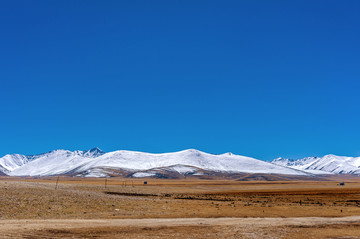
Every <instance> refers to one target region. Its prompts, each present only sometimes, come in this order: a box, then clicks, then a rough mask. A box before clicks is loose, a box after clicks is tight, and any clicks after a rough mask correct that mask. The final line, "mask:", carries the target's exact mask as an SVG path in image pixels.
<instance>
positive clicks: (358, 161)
mask: <svg viewBox="0 0 360 239" xmlns="http://www.w3.org/2000/svg"><path fill="white" fill-rule="evenodd" d="M272 163H273V164H276V165H279V166H284V167H290V168H293V169H298V170H302V171H305V172H309V173H314V174H329V173H330V174H360V157H345V156H336V155H333V154H329V155H325V156H323V157H308V158H303V159H284V158H278V159H274V160H273V161H272Z"/></svg>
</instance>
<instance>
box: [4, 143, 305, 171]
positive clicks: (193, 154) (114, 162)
mask: <svg viewBox="0 0 360 239" xmlns="http://www.w3.org/2000/svg"><path fill="white" fill-rule="evenodd" d="M1 160H2V161H1ZM0 162H4V164H2V163H0V166H3V167H5V168H6V170H8V171H7V172H5V173H6V174H8V175H11V176H50V175H65V174H67V175H78V176H79V175H81V176H95V177H104V176H107V175H109V172H110V171H112V172H114V170H118V171H119V170H121V171H126V172H129V173H130V174H131V175H132V174H134V177H138V176H139V175H141V174H136V172H142V171H146V170H151V169H158V168H161V170H162V171H166V172H176V173H179V174H182V175H185V174H189V173H191V174H196V171H199V170H206V171H216V172H229V173H231V172H244V173H268V174H289V175H307V174H308V173H305V172H302V171H300V170H296V169H292V168H288V167H284V166H279V165H275V164H272V163H269V162H264V161H261V160H257V159H254V158H250V157H244V156H239V155H233V154H231V153H226V154H221V155H214V154H208V153H204V152H201V151H198V150H194V149H189V150H184V151H180V152H174V153H163V154H151V153H143V152H134V151H125V150H120V151H114V152H109V153H104V152H102V151H101V150H100V149H98V148H95V149H91V150H88V151H74V152H71V151H68V150H54V151H51V152H48V153H45V154H40V155H35V156H23V155H10V156H9V155H7V156H5V157H3V158H1V159H0ZM148 174H149V172H148Z"/></svg>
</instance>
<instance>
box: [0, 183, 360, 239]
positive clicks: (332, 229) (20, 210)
mask: <svg viewBox="0 0 360 239" xmlns="http://www.w3.org/2000/svg"><path fill="white" fill-rule="evenodd" d="M144 180H147V181H148V184H147V185H144V184H143V181H144ZM340 181H345V186H339V185H338V182H340ZM55 182H56V178H40V179H35V178H10V177H1V178H0V219H1V220H0V237H3V238H16V237H18V238H92V237H98V238H109V237H110V238H111V237H118V238H169V237H170V238H271V237H273V238H360V221H359V220H358V218H356V217H353V218H351V220H350V221H347V220H345V221H341V220H340V221H339V220H338V221H332V220H333V219H334V218H342V217H348V216H360V180H359V178H356V177H341V178H339V177H333V178H327V181H236V180H199V179H186V180H179V179H178V180H165V179H123V178H110V179H107V180H106V184H107V185H106V188H105V179H95V178H94V179H83V178H70V177H61V178H60V180H59V185H58V188H57V189H55ZM125 183H126V186H125ZM298 217H301V218H303V219H302V220H303V221H296V220H300V219H296V218H298ZM312 217H323V218H322V219H321V220H318V219H316V220H315V219H313V218H312ZM220 218H222V219H224V218H228V219H229V218H230V219H231V218H233V219H234V220H235V219H236V220H237V221H232V223H227V224H226V223H225V224H224V223H222V222H221V220H222V219H220ZM254 218H255V219H256V220H255V219H254ZM44 219H45V221H44ZM113 219H116V220H113ZM120 219H121V220H120ZM129 219H136V220H137V221H136V220H135V221H131V220H130V221H129V223H130V224H126V223H125V222H126V220H129ZM139 219H145V220H153V221H151V223H149V225H146V223H144V222H145V221H144V220H143V221H139ZM180 219H181V220H185V219H186V220H188V221H184V222H183V221H180V222H179V220H180ZM205 219H206V220H208V221H204V222H202V223H201V224H199V221H201V220H205ZM230 219H229V220H230ZM24 220H25V221H24ZM51 220H59V221H56V223H54V221H51ZM94 220H102V221H101V222H97V221H94ZM161 220H170V221H161ZM249 220H250V221H249ZM251 220H254V221H251ZM274 220H275V221H274ZM276 220H278V221H276ZM292 220H293V222H294V223H289V222H290V221H292ZM131 222H132V223H133V224H131ZM171 222H178V223H175V224H172V223H171ZM264 222H266V223H264ZM47 223H49V224H47ZM9 225H13V226H9ZM42 225H43V226H42ZM44 225H47V226H44ZM76 225H77V226H76ZM14 228H15V229H14ZM304 233H306V234H304ZM304 235H307V236H306V237H304Z"/></svg>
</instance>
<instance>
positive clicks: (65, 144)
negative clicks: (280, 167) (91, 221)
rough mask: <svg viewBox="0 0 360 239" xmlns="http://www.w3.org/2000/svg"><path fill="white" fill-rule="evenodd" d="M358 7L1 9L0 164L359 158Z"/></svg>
mask: <svg viewBox="0 0 360 239" xmlns="http://www.w3.org/2000/svg"><path fill="white" fill-rule="evenodd" d="M359 12H360V2H359V1H329V0H325V1H314V0H311V1H287V0H286V1H267V0H266V1H248V0H246V1H245V0H244V1H194V0H191V1H180V0H179V1H176V0H173V1H172V0H170V1H169V0H166V1H165V0H164V1H156V0H154V1H148V0H145V1H137V0H131V1H130V0H129V1H117V0H116V1H100V0H98V1H91V0H82V1H76V0H62V1H48V0H44V1H16V0H14V1H1V2H0V31H1V32H0V111H1V112H0V156H3V155H5V154H7V153H22V154H36V153H42V152H46V151H49V150H52V149H58V148H63V149H69V150H75V149H88V148H92V147H95V146H98V147H100V148H101V149H103V150H104V151H112V150H119V149H127V150H139V151H146V152H154V153H157V152H169V151H178V150H183V149H187V148H196V149H199V150H202V151H206V152H211V153H224V152H228V151H231V152H233V153H236V154H241V155H246V156H251V157H255V158H259V159H264V160H270V159H273V158H276V157H279V156H283V157H296V158H297V157H303V156H314V155H317V156H322V155H325V154H329V153H333V154H338V155H348V156H359V155H360V134H359V133H360V94H359V91H360V28H359V26H360V14H359Z"/></svg>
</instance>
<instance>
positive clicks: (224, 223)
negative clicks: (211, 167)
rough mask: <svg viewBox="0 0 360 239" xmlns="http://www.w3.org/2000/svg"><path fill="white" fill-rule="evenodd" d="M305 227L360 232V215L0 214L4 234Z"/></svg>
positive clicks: (209, 232) (185, 233)
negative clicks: (106, 216)
mask: <svg viewBox="0 0 360 239" xmlns="http://www.w3.org/2000/svg"><path fill="white" fill-rule="evenodd" d="M342 229H343V230H342ZM301 231H308V232H307V234H306V235H307V237H306V238H329V236H330V237H331V238H343V236H348V237H346V238H360V216H352V217H337V218H327V217H301V218H167V219H163V218H161V219H160V218H148V219H100V220H96V219H61V220H56V219H50V220H49V219H48V220H34V219H31V220H0V237H1V238H125V237H126V238H264V237H267V238H305V237H304V234H303V233H301ZM317 231H319V232H317ZM320 232H321V233H320ZM336 232H337V233H341V234H340V235H341V237H337V235H336ZM312 234H313V235H314V236H311V235H312ZM328 234H329V235H328Z"/></svg>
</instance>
